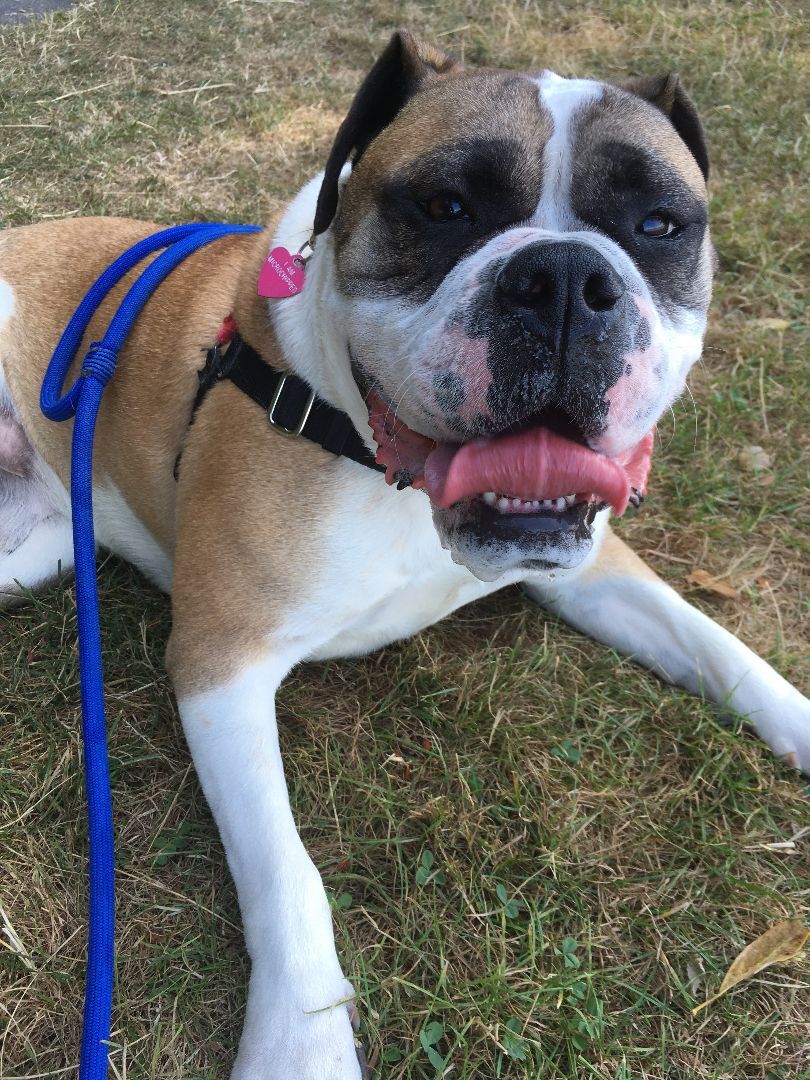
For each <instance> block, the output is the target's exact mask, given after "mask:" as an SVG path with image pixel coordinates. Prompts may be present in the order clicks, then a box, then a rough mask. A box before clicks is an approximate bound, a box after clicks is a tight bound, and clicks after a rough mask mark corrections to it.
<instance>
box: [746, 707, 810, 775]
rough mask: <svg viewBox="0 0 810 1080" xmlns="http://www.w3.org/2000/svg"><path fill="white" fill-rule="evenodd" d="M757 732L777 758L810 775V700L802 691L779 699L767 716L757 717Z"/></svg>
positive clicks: (755, 721) (755, 722)
mask: <svg viewBox="0 0 810 1080" xmlns="http://www.w3.org/2000/svg"><path fill="white" fill-rule="evenodd" d="M752 719H753V720H754V727H755V728H756V732H757V735H759V737H760V738H761V739H762V740H763V741H764V742H766V743H767V744H768V746H769V747H770V748H771V750H772V751H773V752H774V754H775V755H776V757H778V758H782V760H783V761H784V762H785V763H786V764H788V765H791V766H792V767H793V768H794V769H799V770H800V771H801V772H804V773H808V774H810V701H808V699H807V698H806V697H804V696H803V695H802V694H800V693H799V692H798V691H796V690H793V691H792V693H791V694H790V695H789V696H787V697H785V698H784V699H782V700H781V701H779V702H778V704H777V706H776V707H775V708H774V709H772V710H770V709H769V711H768V714H767V716H754V717H752Z"/></svg>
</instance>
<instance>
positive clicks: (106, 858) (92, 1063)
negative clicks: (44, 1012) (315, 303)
mask: <svg viewBox="0 0 810 1080" xmlns="http://www.w3.org/2000/svg"><path fill="white" fill-rule="evenodd" d="M258 231H259V226H257V225H219V224H195V225H178V226H176V227H175V228H172V229H164V230H162V231H161V232H158V233H154V234H153V235H151V236H147V237H146V238H145V239H144V240H141V241H140V243H137V244H135V245H134V247H131V248H130V249H129V250H128V251H126V252H124V254H123V255H121V256H119V258H117V259H116V260H115V262H114V263H112V264H111V265H110V266H108V267H107V269H106V270H105V271H104V273H103V274H102V275H101V276H100V277H99V279H98V280H97V281H96V282H95V284H94V285H93V286H92V287H91V288H90V289H89V291H88V292H87V295H86V296H85V297H84V299H83V300H82V302H81V303H80V304H79V306H78V308H77V309H76V311H75V312H74V314H73V316H72V318H71V320H70V322H69V323H68V325H67V327H66V328H65V331H64V333H63V334H62V337H61V338H60V340H59V344H58V345H57V346H56V349H55V351H54V354H53V356H52V357H51V361H50V363H49V365H48V370H47V371H46V373H45V378H44V379H43V382H42V392H41V394H40V408H41V409H42V412H43V413H44V414H45V416H47V417H48V419H49V420H57V421H59V420H69V419H70V418H71V417H75V420H74V425H73V443H72V453H71V467H70V494H71V509H72V517H73V552H74V559H75V566H76V606H77V609H78V629H79V674H80V678H81V699H82V739H83V743H84V769H85V776H86V782H87V824H88V835H89V847H90V930H89V941H88V946H87V974H86V981H85V998H84V1022H83V1028H82V1048H81V1063H80V1066H79V1080H105V1078H106V1076H107V1057H108V1053H109V1038H110V1016H111V1012H112V989H113V962H114V918H115V870H114V853H113V827H112V798H111V794H110V772H109V763H108V760H107V738H106V720H105V715H104V678H103V671H102V663H101V629H100V625H99V614H98V584H97V580H96V541H95V534H94V532H93V491H92V486H93V485H92V481H93V436H94V434H95V426H96V417H97V415H98V410H99V406H100V405H101V398H102V395H103V393H104V387H105V386H106V384H107V383H108V382H109V380H110V379H111V378H112V375H113V373H114V372H115V365H116V361H117V358H118V352H119V350H120V349H121V347H122V345H123V344H124V342H125V341H126V339H127V335H128V334H129V331H130V329H131V328H132V324H133V323H134V322H135V319H136V318H137V317H138V315H139V314H140V312H141V310H142V308H143V306H144V304H145V303H146V301H147V300H148V299H149V297H150V296H151V295H152V293H153V292H154V291H155V289H156V288H157V287H158V285H160V283H161V282H162V281H163V279H164V278H165V277H166V276H167V275H168V274H169V273H171V271H172V270H173V269H174V268H175V266H177V265H178V263H180V262H182V261H183V259H185V258H186V257H187V256H188V255H190V254H191V253H192V252H194V251H196V250H197V249H198V248H200V247H203V245H205V244H210V243H211V242H212V241H213V240H218V239H219V238H220V237H221V236H228V235H231V234H233V233H252V232H258ZM160 249H165V250H164V251H163V253H162V254H161V255H158V256H157V258H155V259H154V260H153V261H152V262H151V263H150V264H149V266H147V268H146V269H145V270H144V271H143V272H142V273H141V274H140V276H139V277H138V278H137V280H136V281H135V282H134V284H133V285H132V286H131V287H130V289H129V291H128V292H127V294H126V296H125V297H124V299H123V300H122V301H121V306H120V307H119V308H118V310H117V311H116V313H115V315H114V316H113V318H112V321H111V322H110V325H109V327H108V328H107V331H106V333H105V334H104V337H103V338H102V340H101V341H100V342H94V343H93V344H92V345H91V346H90V348H89V350H88V352H87V356H86V357H85V360H84V364H83V365H82V370H81V374H80V375H79V377H78V378H77V379H76V381H75V382H74V383H73V385H72V386H71V388H70V389H69V390H68V391H67V392H66V393H65V394H62V387H63V385H64V382H65V379H66V378H67V374H68V371H69V369H70V366H71V364H72V363H73V360H74V358H75V356H76V353H77V351H78V348H79V346H80V345H81V342H82V338H83V337H84V334H85V331H86V330H87V327H88V325H89V324H90V320H91V319H92V317H93V315H94V314H95V312H96V310H97V308H98V306H99V304H100V303H101V301H102V300H103V299H104V297H105V296H106V295H107V293H108V292H109V291H110V290H111V289H112V288H114V287H115V286H116V285H117V284H118V282H119V281H120V280H121V278H122V277H123V276H124V275H125V274H126V273H128V272H129V271H130V270H131V269H132V268H133V267H134V266H137V264H138V263H139V262H141V261H142V260H143V259H144V258H146V256H148V255H151V254H152V253H153V252H155V251H158V250H160Z"/></svg>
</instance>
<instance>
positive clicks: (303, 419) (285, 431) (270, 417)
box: [267, 372, 315, 435]
mask: <svg viewBox="0 0 810 1080" xmlns="http://www.w3.org/2000/svg"><path fill="white" fill-rule="evenodd" d="M288 378H289V375H288V374H287V372H283V373H282V375H281V377H280V378H279V380H278V385H277V386H276V389H275V391H274V393H273V399H272V401H271V402H270V407H269V408H268V410H267V422H268V423H269V425H270V427H272V428H275V430H276V431H280V432H281V434H282V435H300V434H301V433H302V432H303V430H304V428H305V427H306V426H307V420H309V414H310V413H311V412H312V406H313V405H314V404H315V391H314V390H311V391H310V393H309V396H308V397H307V400H306V402H305V404H304V407H303V409H302V410H301V415H300V417H299V418H298V422H297V423H296V425H295V427H285V426H284V424H282V423H281V422H280V421H279V420H276V419H275V411H276V408H277V406H278V404H279V401H280V399H281V395H282V393H283V392H284V387H285V385H286V383H287V380H288Z"/></svg>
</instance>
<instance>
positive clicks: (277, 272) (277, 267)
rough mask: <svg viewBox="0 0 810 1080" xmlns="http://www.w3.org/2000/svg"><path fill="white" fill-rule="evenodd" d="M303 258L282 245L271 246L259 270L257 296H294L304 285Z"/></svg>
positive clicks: (278, 297)
mask: <svg viewBox="0 0 810 1080" xmlns="http://www.w3.org/2000/svg"><path fill="white" fill-rule="evenodd" d="M305 279H306V274H305V272H304V260H303V259H302V258H301V256H300V255H291V254H290V253H289V251H287V249H286V248H284V247H277V248H273V250H272V251H271V252H270V254H269V255H268V256H267V258H266V259H265V261H264V265H263V266H262V268H261V271H260V272H259V286H258V293H259V296H271V297H273V298H275V299H280V298H281V297H283V296H295V295H296V294H297V293H300V292H301V290H302V289H303V287H304V282H305Z"/></svg>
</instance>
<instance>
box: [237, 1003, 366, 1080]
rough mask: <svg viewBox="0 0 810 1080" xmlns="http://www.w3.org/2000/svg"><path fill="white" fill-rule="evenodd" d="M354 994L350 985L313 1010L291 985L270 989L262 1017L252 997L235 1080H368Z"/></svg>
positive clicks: (240, 1045) (262, 1010)
mask: <svg viewBox="0 0 810 1080" xmlns="http://www.w3.org/2000/svg"><path fill="white" fill-rule="evenodd" d="M353 993H354V991H353V990H352V987H351V984H350V983H348V982H347V983H345V984H344V990H343V992H341V993H339V994H337V995H334V996H332V997H331V998H330V1004H327V1005H326V1006H325V1007H320V1008H316V1009H309V1008H306V1007H305V1006H304V1004H303V998H302V995H301V994H300V993H295V992H293V993H291V992H290V988H289V987H284V986H281V987H278V988H277V991H276V990H274V989H273V988H267V989H265V990H264V992H262V993H261V994H260V995H259V996H260V997H261V998H262V1004H263V1006H264V1007H263V1008H262V1009H261V1012H262V1015H261V1016H257V1011H258V1009H257V1006H258V1005H259V1003H258V1002H256V1001H255V1000H254V997H253V994H251V1000H250V1002H249V1005H248V1016H247V1019H246V1021H245V1029H244V1031H243V1033H242V1040H241V1042H240V1044H239V1054H238V1056H237V1059H236V1063H235V1064H234V1067H233V1072H232V1073H231V1080H367V1078H368V1076H369V1072H368V1066H367V1064H366V1058H365V1054H364V1053H363V1051H362V1049H361V1048H360V1047H358V1046H357V1044H356V1043H355V1030H356V1028H357V1026H358V1023H357V1022H358V1014H357V1010H356V1008H355V1006H354V1004H353V1002H352V1001H351V1000H349V999H351V998H352V996H353Z"/></svg>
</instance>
